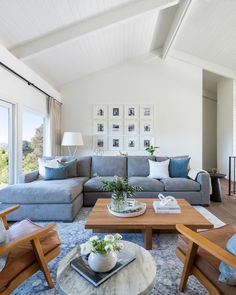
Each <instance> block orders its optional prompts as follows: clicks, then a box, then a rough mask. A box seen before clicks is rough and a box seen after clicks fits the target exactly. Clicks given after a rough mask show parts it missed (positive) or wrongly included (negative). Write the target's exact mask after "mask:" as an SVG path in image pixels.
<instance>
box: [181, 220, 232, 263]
mask: <svg viewBox="0 0 236 295" xmlns="http://www.w3.org/2000/svg"><path fill="white" fill-rule="evenodd" d="M176 228H177V230H178V231H179V232H180V233H181V234H182V235H184V236H185V237H186V238H188V239H189V240H190V241H191V242H192V243H194V244H196V245H198V246H199V247H201V248H202V249H204V250H205V251H207V252H208V253H210V254H211V255H213V256H215V257H216V258H218V259H219V260H220V261H223V262H225V263H226V264H228V265H230V266H231V267H234V268H236V256H234V255H233V254H231V253H229V252H228V251H226V250H224V249H223V248H221V247H220V246H218V245H216V244H214V243H213V242H211V241H209V240H208V239H206V238H205V237H203V236H202V235H200V234H198V233H196V232H194V231H192V230H191V229H189V228H188V227H186V226H185V225H183V224H177V225H176Z"/></svg>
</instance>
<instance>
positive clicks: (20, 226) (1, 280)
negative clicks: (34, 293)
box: [0, 220, 60, 293]
mask: <svg viewBox="0 0 236 295" xmlns="http://www.w3.org/2000/svg"><path fill="white" fill-rule="evenodd" d="M40 228H41V226H38V225H36V224H34V223H32V222H31V221H29V220H23V221H21V222H19V223H15V224H13V225H12V226H11V227H10V229H9V231H8V235H9V237H10V238H11V240H15V239H17V238H19V237H20V236H23V235H26V234H27V233H30V232H34V231H36V230H38V229H40ZM40 243H41V246H42V250H43V253H44V255H46V254H48V253H49V252H50V251H52V250H54V249H55V248H57V247H58V246H60V240H59V237H58V234H57V233H56V232H55V231H50V232H49V233H47V234H45V235H43V236H42V237H41V238H40ZM35 261H36V258H35V254H34V251H33V248H32V245H31V243H30V242H26V243H24V244H21V245H20V246H17V247H15V248H14V249H13V250H11V252H10V253H9V255H8V257H7V262H6V265H5V267H4V269H3V270H2V272H1V275H0V293H1V291H2V290H3V289H4V287H6V286H7V284H8V283H9V282H11V280H13V279H14V278H15V277H16V275H18V274H19V273H21V272H22V271H23V270H25V269H26V268H27V267H28V266H30V265H31V264H33V263H34V262H35Z"/></svg>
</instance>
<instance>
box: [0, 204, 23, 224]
mask: <svg viewBox="0 0 236 295" xmlns="http://www.w3.org/2000/svg"><path fill="white" fill-rule="evenodd" d="M18 208H20V205H14V206H12V207H9V208H6V209H4V210H2V211H0V217H1V218H2V221H3V224H4V226H5V228H6V229H8V228H9V225H8V222H7V218H6V216H7V214H9V213H11V212H13V211H15V210H17V209H18Z"/></svg>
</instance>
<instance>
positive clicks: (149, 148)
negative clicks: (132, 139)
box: [145, 145, 159, 156]
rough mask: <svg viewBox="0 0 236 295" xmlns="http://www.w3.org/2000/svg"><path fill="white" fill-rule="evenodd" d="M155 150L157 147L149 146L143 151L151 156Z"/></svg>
mask: <svg viewBox="0 0 236 295" xmlns="http://www.w3.org/2000/svg"><path fill="white" fill-rule="evenodd" d="M157 149H159V146H154V145H150V146H149V147H146V148H145V151H146V152H148V153H149V154H150V155H151V156H152V155H153V154H154V153H155V151H156V150H157Z"/></svg>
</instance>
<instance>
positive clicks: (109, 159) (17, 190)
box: [0, 156, 210, 221]
mask: <svg viewBox="0 0 236 295" xmlns="http://www.w3.org/2000/svg"><path fill="white" fill-rule="evenodd" d="M54 158H55V157H45V159H47V160H50V159H54ZM59 158H60V159H61V160H70V159H71V157H59ZM148 159H151V160H154V161H164V160H166V159H167V158H166V157H155V156H128V157H121V156H92V157H78V158H77V177H74V178H67V179H63V180H43V179H40V177H39V171H33V172H31V173H28V174H24V175H21V176H20V179H19V182H20V183H19V184H15V185H10V186H8V187H6V188H4V189H2V190H0V202H2V204H0V208H1V209H2V208H6V207H9V206H11V205H12V204H20V205H21V208H20V210H18V211H16V212H14V213H12V214H10V215H9V220H10V221H17V220H22V219H23V218H30V219H31V220H61V221H72V220H73V219H74V218H75V217H76V215H77V213H78V212H79V210H80V208H81V207H82V206H93V205H94V204H95V202H96V200H97V199H98V198H109V197H110V196H111V193H110V192H104V191H103V189H102V186H101V179H112V178H113V177H114V176H115V175H117V176H121V177H128V179H129V182H130V184H132V185H139V186H141V187H142V188H143V190H142V191H141V192H137V195H136V197H137V198H141V197H142V198H143V197H148V198H156V197H157V195H158V193H160V192H161V193H162V194H163V195H172V196H174V197H176V198H184V199H186V200H187V201H188V202H189V203H190V204H193V205H209V203H210V188H209V175H208V174H207V173H205V172H203V171H201V172H199V173H198V175H197V176H196V179H195V180H192V179H189V178H166V179H161V180H158V179H153V178H149V177H148V175H149V163H148Z"/></svg>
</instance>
